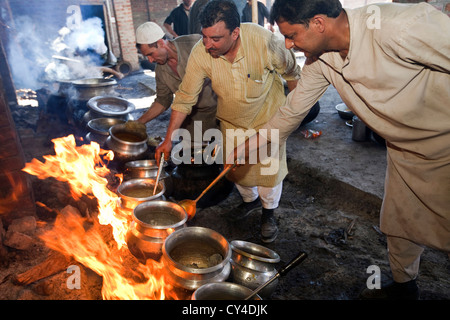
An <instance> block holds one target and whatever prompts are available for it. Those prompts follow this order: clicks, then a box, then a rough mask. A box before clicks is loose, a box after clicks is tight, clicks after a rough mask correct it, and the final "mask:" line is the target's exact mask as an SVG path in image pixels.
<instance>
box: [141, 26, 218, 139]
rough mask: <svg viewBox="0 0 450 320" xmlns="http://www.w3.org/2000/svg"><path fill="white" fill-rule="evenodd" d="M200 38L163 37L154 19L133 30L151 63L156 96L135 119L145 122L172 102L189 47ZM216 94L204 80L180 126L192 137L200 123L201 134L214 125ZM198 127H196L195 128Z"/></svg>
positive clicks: (184, 69)
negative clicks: (197, 95) (154, 64)
mask: <svg viewBox="0 0 450 320" xmlns="http://www.w3.org/2000/svg"><path fill="white" fill-rule="evenodd" d="M200 39H201V36H200V35H199V34H193V35H186V36H180V37H178V38H176V39H174V40H166V39H165V38H164V31H163V30H162V29H161V27H159V26H158V25H157V24H156V23H154V22H146V23H144V24H142V25H140V26H139V27H138V28H137V29H136V42H137V44H138V46H139V50H140V52H141V53H142V54H143V55H144V56H145V57H147V59H148V60H149V61H150V62H155V63H156V64H157V65H156V68H155V80H156V98H155V101H154V102H153V103H152V105H151V107H150V108H149V109H148V110H147V112H145V113H144V114H143V115H142V116H141V117H140V118H139V119H138V120H137V121H138V122H140V123H144V124H145V123H147V122H149V121H151V120H152V119H154V118H156V117H157V116H159V115H160V114H161V113H163V112H164V111H166V110H167V109H168V108H169V107H170V105H171V104H172V101H173V94H174V93H175V92H176V91H177V90H178V87H179V85H180V83H181V81H182V79H183V77H184V75H185V71H186V64H187V61H188V58H189V53H190V52H191V49H192V47H193V46H194V45H195V44H196V43H197V42H198V41H199V40H200ZM216 109H217V97H216V95H215V94H214V92H213V90H212V88H211V82H210V81H209V80H207V81H205V85H204V86H203V87H202V89H201V97H200V99H199V100H198V101H197V103H196V104H195V106H194V107H193V110H192V113H191V114H190V115H189V116H188V117H186V119H185V121H184V122H183V124H182V125H181V128H184V129H187V130H188V131H189V133H190V134H191V137H192V138H193V137H194V128H195V127H196V126H197V128H198V127H199V126H201V132H202V134H203V133H204V132H205V131H206V130H208V129H212V128H218V125H217V121H216ZM198 129H199V128H198Z"/></svg>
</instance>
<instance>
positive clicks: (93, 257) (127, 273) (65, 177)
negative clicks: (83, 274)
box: [23, 135, 177, 299]
mask: <svg viewBox="0 0 450 320" xmlns="http://www.w3.org/2000/svg"><path fill="white" fill-rule="evenodd" d="M52 142H53V143H54V144H55V153H56V154H55V155H54V156H53V155H47V156H44V159H45V160H46V161H45V163H42V162H40V161H38V160H36V159H33V160H32V161H31V162H30V163H27V164H26V166H25V168H24V169H23V171H25V172H27V173H29V174H32V175H36V176H37V177H38V178H40V179H45V178H48V177H54V178H56V179H57V180H60V181H65V182H67V183H68V184H69V185H70V192H71V195H72V196H73V197H74V198H75V199H80V197H81V196H82V195H83V194H84V195H87V196H93V197H95V198H96V199H97V200H98V211H99V214H98V221H97V220H94V223H93V225H91V227H90V228H88V229H87V228H86V226H87V225H88V223H87V220H86V219H85V218H83V217H81V216H80V215H79V214H77V213H78V212H77V210H76V209H75V208H73V210H71V207H70V206H68V207H66V208H65V209H66V210H64V212H62V213H60V214H58V216H57V219H56V220H55V225H54V227H53V229H52V230H50V231H47V232H46V233H45V234H43V235H42V236H41V238H42V239H43V240H44V241H45V244H46V245H47V246H48V247H49V248H51V249H54V250H57V251H59V252H61V253H63V254H65V255H68V256H73V257H74V258H75V259H76V260H77V261H78V262H80V263H82V264H83V265H85V266H86V267H88V268H90V269H91V270H93V271H95V272H96V273H97V274H99V275H101V276H102V277H103V287H102V296H103V298H104V299H166V298H172V299H177V297H176V294H175V293H173V290H172V289H173V288H172V287H171V285H169V284H166V283H165V282H164V276H163V270H164V266H163V263H162V262H157V261H154V260H150V259H149V260H147V264H146V265H143V264H139V263H137V262H135V265H133V266H127V262H128V263H129V261H137V260H136V259H131V260H130V259H128V260H125V259H124V256H126V255H127V254H129V253H128V250H121V249H123V248H126V233H127V231H128V227H129V223H130V218H131V217H130V213H129V212H126V211H122V210H120V201H119V200H120V198H119V197H118V196H117V195H116V194H115V193H114V192H112V191H111V190H109V189H108V186H107V185H108V180H107V179H106V178H105V177H106V176H107V175H108V174H109V173H110V170H109V169H108V168H107V167H106V165H105V164H104V163H103V161H102V158H101V156H105V157H109V159H112V158H113V153H112V151H105V150H102V149H100V146H99V145H98V144H97V143H95V142H91V144H89V145H86V144H85V145H82V146H76V144H75V138H74V136H73V135H69V136H67V137H62V138H58V139H54V140H52ZM105 228H106V230H107V233H108V234H109V235H111V234H112V237H113V238H114V240H115V241H113V242H111V241H108V240H107V239H105V233H104V232H102V230H104V229H105Z"/></svg>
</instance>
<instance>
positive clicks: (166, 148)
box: [155, 110, 187, 165]
mask: <svg viewBox="0 0 450 320" xmlns="http://www.w3.org/2000/svg"><path fill="white" fill-rule="evenodd" d="M186 117H187V114H186V113H183V112H179V111H176V110H172V114H171V115H170V122H169V126H168V127H167V132H166V137H165V139H164V141H163V142H161V144H160V145H159V146H158V147H157V148H156V152H155V159H156V162H157V163H158V165H159V160H160V158H161V153H164V159H165V160H169V158H170V152H171V151H172V134H173V133H174V131H175V130H177V129H179V128H180V127H181V125H182V124H183V121H184V120H185V119H186Z"/></svg>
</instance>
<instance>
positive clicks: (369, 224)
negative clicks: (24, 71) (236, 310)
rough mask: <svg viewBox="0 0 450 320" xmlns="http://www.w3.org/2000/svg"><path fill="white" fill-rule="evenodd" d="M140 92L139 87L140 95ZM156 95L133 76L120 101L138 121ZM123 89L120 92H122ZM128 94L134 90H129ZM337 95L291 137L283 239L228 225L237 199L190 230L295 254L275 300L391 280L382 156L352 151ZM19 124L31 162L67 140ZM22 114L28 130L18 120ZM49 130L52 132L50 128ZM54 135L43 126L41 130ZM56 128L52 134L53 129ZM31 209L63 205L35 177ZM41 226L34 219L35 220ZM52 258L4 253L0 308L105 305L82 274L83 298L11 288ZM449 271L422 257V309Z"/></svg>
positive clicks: (324, 296)
mask: <svg viewBox="0 0 450 320" xmlns="http://www.w3.org/2000/svg"><path fill="white" fill-rule="evenodd" d="M136 83H138V85H136ZM152 86H154V79H153V78H152V77H151V74H150V75H149V74H147V73H143V72H140V73H136V74H134V75H130V76H128V77H126V78H125V79H123V80H121V81H119V86H118V89H117V90H116V91H117V92H118V94H119V95H120V96H122V97H124V98H126V99H130V100H132V101H133V102H134V103H135V104H136V106H137V108H138V109H137V110H136V112H135V113H134V114H135V116H136V117H137V116H139V114H141V113H142V112H143V111H144V110H145V107H146V106H148V103H149V101H151V98H150V100H149V99H146V100H140V98H142V97H145V96H149V95H151V93H152V90H151V89H150V88H151V87H152ZM120 88H121V89H120ZM130 88H133V89H130ZM340 102H341V100H340V98H339V95H337V93H336V91H335V90H334V89H333V88H330V89H329V90H328V91H327V92H326V93H325V95H324V96H323V97H322V98H321V100H320V105H321V111H320V113H319V115H318V116H317V118H316V119H314V120H313V121H312V122H310V123H309V124H307V125H305V126H303V127H300V128H299V129H298V130H296V131H295V132H294V133H293V134H292V135H291V137H290V138H289V140H288V145H287V149H288V165H289V175H288V176H287V178H286V179H285V181H284V187H283V188H284V189H283V195H282V199H281V203H280V206H279V208H278V209H277V211H276V217H277V220H278V223H279V227H280V233H279V236H278V238H277V239H276V241H275V242H273V243H271V244H263V243H262V242H261V241H260V239H259V224H260V222H259V217H260V214H259V213H254V214H252V215H250V216H249V217H248V218H247V219H246V220H244V221H243V222H239V223H230V222H228V221H227V220H225V219H224V218H223V217H221V214H223V213H225V212H226V211H227V210H229V209H231V208H232V207H233V206H235V205H237V204H238V203H239V202H240V197H239V195H238V193H237V191H236V190H233V192H232V193H231V194H230V196H229V197H228V198H227V199H225V200H224V201H222V202H221V203H219V204H217V205H214V206H212V207H208V208H203V209H200V210H199V211H198V212H197V214H196V217H195V218H194V219H193V220H191V221H189V222H188V223H187V225H188V226H202V227H207V228H211V229H213V230H215V231H217V232H219V233H220V234H222V235H223V236H224V237H225V238H226V239H227V240H228V241H229V242H230V241H232V240H245V241H249V242H254V243H258V244H263V245H265V246H267V247H268V248H270V249H272V250H274V251H276V252H277V253H278V254H279V255H280V257H281V261H280V263H279V264H277V265H276V268H277V269H279V268H280V267H282V266H284V265H285V264H286V263H288V262H289V261H290V260H291V259H292V258H293V257H295V256H296V255H297V254H298V253H299V252H300V251H303V252H306V253H307V254H308V257H307V259H306V260H305V261H304V262H303V263H302V264H300V265H299V266H298V267H296V268H295V269H293V270H292V271H290V272H289V273H288V274H286V275H285V276H284V277H282V278H281V279H280V280H279V283H278V285H277V288H276V290H275V292H274V293H273V294H272V296H271V297H270V298H269V299H271V300H357V299H358V295H359V293H360V292H361V290H362V289H364V288H365V286H366V281H367V279H368V277H369V276H370V274H368V273H367V268H368V267H369V266H371V265H376V266H378V267H379V268H380V269H381V271H382V275H381V280H382V282H383V283H384V282H387V281H389V280H390V272H389V264H388V261H387V252H386V240H385V236H384V235H383V234H381V232H380V231H379V229H378V219H379V210H380V207H381V202H382V195H383V182H384V169H385V148H384V146H383V145H381V144H379V143H377V142H376V141H375V140H370V141H366V142H355V141H353V140H352V139H351V130H352V129H351V128H350V127H349V126H348V125H346V123H345V120H343V119H341V118H340V117H339V115H338V113H337V112H336V110H335V105H337V104H338V103H340ZM13 110H14V112H13V116H14V117H15V118H16V119H22V120H20V121H17V122H16V126H17V129H18V131H19V133H20V136H21V139H22V144H23V148H24V152H25V156H26V158H27V161H30V160H31V159H33V158H35V157H40V156H42V155H45V154H51V153H52V148H53V145H52V143H51V142H50V138H53V137H52V135H53V134H54V133H55V130H57V129H58V130H59V131H58V130H57V131H58V134H60V135H65V134H68V133H70V132H71V130H72V131H73V129H71V128H70V127H68V126H66V125H65V124H60V123H57V121H56V122H55V123H54V125H53V126H52V130H53V131H52V132H51V133H49V132H48V130H49V129H48V130H46V129H45V128H44V126H42V123H40V122H42V121H43V119H39V110H38V108H34V109H30V108H28V109H25V108H14V109H13ZM23 113H26V114H27V117H26V118H27V120H26V121H24V120H23V117H20V114H23ZM168 120H169V112H166V113H165V114H164V115H162V116H161V117H159V118H158V120H157V121H153V122H152V123H151V124H150V125H148V126H147V131H148V133H149V135H151V136H164V132H165V125H166V124H167V123H168ZM47 124H48V123H47ZM48 127H50V126H47V128H48ZM55 128H57V129H55ZM307 129H312V130H316V131H321V132H322V133H321V135H320V136H319V137H317V138H314V139H307V138H305V137H304V135H303V133H302V131H303V130H307ZM31 180H32V182H33V187H34V190H35V198H36V201H40V202H43V203H45V204H47V206H49V207H51V206H60V207H59V208H56V207H55V208H54V209H61V207H63V206H64V205H66V204H65V203H60V202H58V200H57V199H55V196H54V192H53V190H54V189H53V188H54V183H55V182H54V181H52V180H51V179H47V180H39V179H36V178H34V177H31ZM40 220H42V223H38V227H37V233H36V238H37V235H38V234H39V233H40V232H42V231H44V230H45V229H47V228H50V227H51V225H52V222H53V220H52V218H51V217H49V216H48V215H45V214H42V213H41V215H40ZM38 221H39V219H38ZM48 252H49V249H48V248H45V246H43V244H42V242H41V241H39V240H36V242H35V244H34V246H33V248H32V249H29V250H26V251H21V250H15V249H9V251H8V254H7V257H8V259H7V260H8V261H7V262H6V263H3V264H2V266H0V299H2V300H17V299H22V300H97V299H101V295H100V289H101V282H102V281H101V278H100V277H98V276H96V275H95V273H94V272H93V271H90V270H88V269H84V271H83V272H84V274H85V275H86V279H87V280H85V281H86V282H83V283H84V284H87V286H88V287H89V288H88V290H81V291H78V292H77V293H75V292H73V291H71V292H67V290H66V291H64V290H62V289H60V288H62V287H63V286H64V285H65V281H66V279H67V274H66V273H65V272H60V273H57V274H56V275H54V276H51V277H49V279H45V281H47V283H48V282H50V283H52V284H53V286H52V287H54V288H55V289H54V290H52V291H51V293H50V294H47V295H46V294H39V290H38V289H36V287H39V286H38V284H36V283H34V284H30V285H28V286H21V285H16V284H14V282H13V281H12V279H13V278H14V275H15V274H18V273H21V272H24V271H26V270H28V269H30V268H32V267H33V266H35V265H37V264H38V263H40V262H42V261H43V260H44V259H45V257H46V255H47V253H48ZM449 273H450V262H449V259H448V256H447V255H446V254H444V253H443V252H439V251H435V250H431V249H426V250H425V252H424V254H423V257H422V261H421V268H420V276H419V279H418V285H419V287H420V289H421V299H423V300H448V299H449V298H450V277H449Z"/></svg>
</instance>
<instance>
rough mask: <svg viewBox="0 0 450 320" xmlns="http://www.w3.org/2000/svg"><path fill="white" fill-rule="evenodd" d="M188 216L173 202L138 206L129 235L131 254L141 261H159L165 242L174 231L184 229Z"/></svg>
mask: <svg viewBox="0 0 450 320" xmlns="http://www.w3.org/2000/svg"><path fill="white" fill-rule="evenodd" d="M186 221H187V214H186V211H184V209H183V208H182V207H181V206H180V205H178V204H176V203H173V202H169V201H162V200H155V201H147V202H143V203H141V204H139V205H137V206H136V207H135V208H134V211H133V221H132V222H131V224H130V228H129V229H128V233H127V246H128V249H129V250H130V252H131V253H132V254H133V255H134V256H135V257H137V258H138V259H141V260H144V261H145V260H147V259H153V260H159V259H160V258H161V255H162V246H163V243H164V240H165V239H166V238H167V237H168V236H169V235H170V234H171V233H172V232H174V231H176V230H178V229H181V228H184V227H185V223H186Z"/></svg>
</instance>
